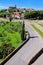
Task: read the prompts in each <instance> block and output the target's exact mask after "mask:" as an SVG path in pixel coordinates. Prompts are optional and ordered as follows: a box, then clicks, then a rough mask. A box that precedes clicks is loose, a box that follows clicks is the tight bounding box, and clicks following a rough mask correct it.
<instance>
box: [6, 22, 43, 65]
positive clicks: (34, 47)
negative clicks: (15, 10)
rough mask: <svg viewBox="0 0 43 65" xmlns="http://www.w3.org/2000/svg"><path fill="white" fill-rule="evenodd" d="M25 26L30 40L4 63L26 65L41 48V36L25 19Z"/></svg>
mask: <svg viewBox="0 0 43 65" xmlns="http://www.w3.org/2000/svg"><path fill="white" fill-rule="evenodd" d="M25 28H26V30H28V32H29V33H30V40H29V41H28V42H27V43H26V44H25V45H24V46H23V47H22V48H21V49H20V50H19V51H18V52H17V53H16V54H15V55H14V56H13V57H12V58H10V59H9V60H8V61H7V62H6V63H5V65H27V64H28V63H29V61H30V60H31V58H32V57H33V56H34V55H35V54H36V53H37V52H38V51H40V49H41V48H43V40H42V38H41V37H40V36H39V34H38V33H37V32H36V31H35V30H34V29H33V28H32V27H31V26H30V24H29V23H28V22H26V21H25Z"/></svg>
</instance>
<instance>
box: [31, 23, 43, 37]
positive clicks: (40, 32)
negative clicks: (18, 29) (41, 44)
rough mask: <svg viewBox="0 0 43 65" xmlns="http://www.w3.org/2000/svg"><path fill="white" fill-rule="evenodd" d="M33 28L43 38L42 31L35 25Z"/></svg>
mask: <svg viewBox="0 0 43 65" xmlns="http://www.w3.org/2000/svg"><path fill="white" fill-rule="evenodd" d="M31 26H32V27H33V28H34V29H35V30H36V31H37V32H38V33H39V34H40V36H41V37H42V38H43V32H42V31H40V30H39V29H38V28H37V27H36V26H35V25H34V24H31Z"/></svg>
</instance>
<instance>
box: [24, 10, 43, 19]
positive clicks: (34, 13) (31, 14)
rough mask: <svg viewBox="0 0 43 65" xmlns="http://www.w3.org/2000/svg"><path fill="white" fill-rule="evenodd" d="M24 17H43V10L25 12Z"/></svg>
mask: <svg viewBox="0 0 43 65" xmlns="http://www.w3.org/2000/svg"><path fill="white" fill-rule="evenodd" d="M24 17H25V18H26V19H43V10H42V11H41V10H40V11H39V10H37V11H29V12H25V14H24Z"/></svg>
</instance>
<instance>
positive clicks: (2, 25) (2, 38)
mask: <svg viewBox="0 0 43 65" xmlns="http://www.w3.org/2000/svg"><path fill="white" fill-rule="evenodd" d="M21 34H22V23H21V22H7V21H6V22H4V21H2V22H0V61H1V60H2V59H4V58H5V57H6V56H7V55H8V54H9V53H11V52H12V51H13V50H14V49H16V48H17V47H19V46H20V45H21V42H22V41H23V40H22V36H21Z"/></svg>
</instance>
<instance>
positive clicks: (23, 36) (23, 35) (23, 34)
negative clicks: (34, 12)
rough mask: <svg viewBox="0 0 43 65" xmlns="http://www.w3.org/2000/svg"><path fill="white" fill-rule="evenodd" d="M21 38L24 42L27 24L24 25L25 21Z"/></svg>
mask: <svg viewBox="0 0 43 65" xmlns="http://www.w3.org/2000/svg"><path fill="white" fill-rule="evenodd" d="M21 38H22V40H23V41H24V40H25V39H24V38H25V24H24V21H23V26H22V33H21Z"/></svg>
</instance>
